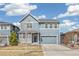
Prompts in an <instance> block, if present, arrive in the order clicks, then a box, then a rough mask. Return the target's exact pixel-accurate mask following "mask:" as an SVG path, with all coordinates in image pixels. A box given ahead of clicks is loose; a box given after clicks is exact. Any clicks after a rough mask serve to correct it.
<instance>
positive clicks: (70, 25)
mask: <svg viewBox="0 0 79 59" xmlns="http://www.w3.org/2000/svg"><path fill="white" fill-rule="evenodd" d="M76 24H77V22H74V21H72V20H63V21H62V23H60V31H61V30H66V31H70V30H72V29H74V28H78V27H75V25H76Z"/></svg>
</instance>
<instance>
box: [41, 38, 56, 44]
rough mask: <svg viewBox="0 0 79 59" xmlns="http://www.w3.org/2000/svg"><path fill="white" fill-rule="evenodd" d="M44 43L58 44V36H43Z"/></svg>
mask: <svg viewBox="0 0 79 59" xmlns="http://www.w3.org/2000/svg"><path fill="white" fill-rule="evenodd" d="M41 43H42V44H56V43H57V39H56V37H42V42H41Z"/></svg>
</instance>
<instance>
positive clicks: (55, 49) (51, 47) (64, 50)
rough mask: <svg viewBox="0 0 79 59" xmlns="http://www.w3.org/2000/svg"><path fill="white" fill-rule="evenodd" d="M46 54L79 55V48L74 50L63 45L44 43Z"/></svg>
mask: <svg viewBox="0 0 79 59" xmlns="http://www.w3.org/2000/svg"><path fill="white" fill-rule="evenodd" d="M42 48H43V51H44V55H45V56H79V49H77V50H73V49H70V48H68V47H65V46H63V45H56V44H43V45H42Z"/></svg>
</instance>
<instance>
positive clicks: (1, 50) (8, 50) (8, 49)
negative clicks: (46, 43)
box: [0, 45, 43, 56]
mask: <svg viewBox="0 0 79 59" xmlns="http://www.w3.org/2000/svg"><path fill="white" fill-rule="evenodd" d="M0 55H3V56H42V55H43V51H42V47H41V45H25V46H20V45H19V46H5V47H0Z"/></svg>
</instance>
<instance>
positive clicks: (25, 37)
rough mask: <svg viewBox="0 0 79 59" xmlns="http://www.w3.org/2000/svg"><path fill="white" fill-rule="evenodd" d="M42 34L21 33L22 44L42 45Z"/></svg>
mask: <svg viewBox="0 0 79 59" xmlns="http://www.w3.org/2000/svg"><path fill="white" fill-rule="evenodd" d="M40 41H41V40H40V33H39V32H38V31H36V30H28V31H23V32H19V42H20V43H33V44H40Z"/></svg>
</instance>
